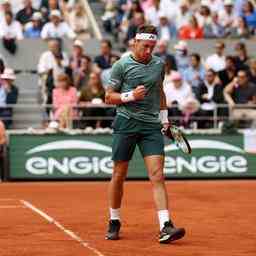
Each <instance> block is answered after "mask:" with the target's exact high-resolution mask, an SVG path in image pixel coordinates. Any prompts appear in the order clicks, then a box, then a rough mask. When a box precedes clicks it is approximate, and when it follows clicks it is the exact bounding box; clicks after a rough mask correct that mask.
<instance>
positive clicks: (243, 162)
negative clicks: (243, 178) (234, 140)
mask: <svg viewBox="0 0 256 256" xmlns="http://www.w3.org/2000/svg"><path fill="white" fill-rule="evenodd" d="M189 143H190V145H191V148H192V150H193V152H194V154H195V155H199V154H200V156H193V152H192V156H191V157H190V158H188V157H186V158H185V157H183V156H177V157H171V156H168V154H166V157H165V173H177V174H180V173H183V172H184V171H188V172H190V173H192V174H196V173H198V172H201V173H205V174H214V173H227V172H230V173H244V172H247V170H248V166H247V159H246V158H245V157H244V150H243V149H241V148H239V147H237V146H234V145H231V144H228V143H226V142H222V141H216V140H190V141H189ZM174 150H178V148H177V147H176V146H175V145H169V146H166V147H165V152H170V151H174ZM199 150H201V151H199ZM220 151H221V152H222V154H220V153H219V152H220ZM223 152H227V153H226V154H224V153H223Z"/></svg>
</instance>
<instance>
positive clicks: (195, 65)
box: [184, 53, 205, 91]
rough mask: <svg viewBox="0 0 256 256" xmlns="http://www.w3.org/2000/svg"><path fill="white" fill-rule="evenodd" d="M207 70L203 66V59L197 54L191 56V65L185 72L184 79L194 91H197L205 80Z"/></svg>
mask: <svg viewBox="0 0 256 256" xmlns="http://www.w3.org/2000/svg"><path fill="white" fill-rule="evenodd" d="M204 76H205V68H204V67H203V65H202V64H201V57H200V55H199V54H197V53H192V54H191V55H190V65H189V67H188V68H187V69H186V70H185V71H184V79H185V80H186V81H187V82H188V83H189V84H190V85H191V86H192V89H193V91H194V90H197V89H196V88H198V87H199V85H200V83H201V82H202V81H203V80H204Z"/></svg>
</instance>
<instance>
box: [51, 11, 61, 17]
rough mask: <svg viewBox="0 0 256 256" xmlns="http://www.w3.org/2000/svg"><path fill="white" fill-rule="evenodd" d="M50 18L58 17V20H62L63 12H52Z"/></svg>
mask: <svg viewBox="0 0 256 256" xmlns="http://www.w3.org/2000/svg"><path fill="white" fill-rule="evenodd" d="M50 16H51V17H52V16H55V17H58V18H61V12H60V11H59V10H53V11H51V14H50Z"/></svg>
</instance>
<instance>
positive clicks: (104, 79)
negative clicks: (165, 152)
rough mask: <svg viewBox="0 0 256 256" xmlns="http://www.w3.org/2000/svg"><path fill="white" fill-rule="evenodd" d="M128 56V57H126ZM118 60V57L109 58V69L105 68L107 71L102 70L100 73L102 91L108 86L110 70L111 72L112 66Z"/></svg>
mask: <svg viewBox="0 0 256 256" xmlns="http://www.w3.org/2000/svg"><path fill="white" fill-rule="evenodd" d="M127 56H128V55H127ZM117 60H119V57H118V56H113V57H112V58H111V67H110V68H107V69H104V70H102V72H101V74H100V75H101V82H102V86H103V88H104V89H106V88H107V86H108V85H109V79H110V75H111V70H112V66H113V64H114V63H115V62H116V61H117Z"/></svg>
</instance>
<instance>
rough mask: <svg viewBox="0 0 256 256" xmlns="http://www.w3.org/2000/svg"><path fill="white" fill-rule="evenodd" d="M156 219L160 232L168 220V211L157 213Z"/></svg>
mask: <svg viewBox="0 0 256 256" xmlns="http://www.w3.org/2000/svg"><path fill="white" fill-rule="evenodd" d="M158 219H159V224H160V230H162V228H163V227H164V223H165V222H166V221H169V220H170V217H169V211H168V210H160V211H158Z"/></svg>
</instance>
